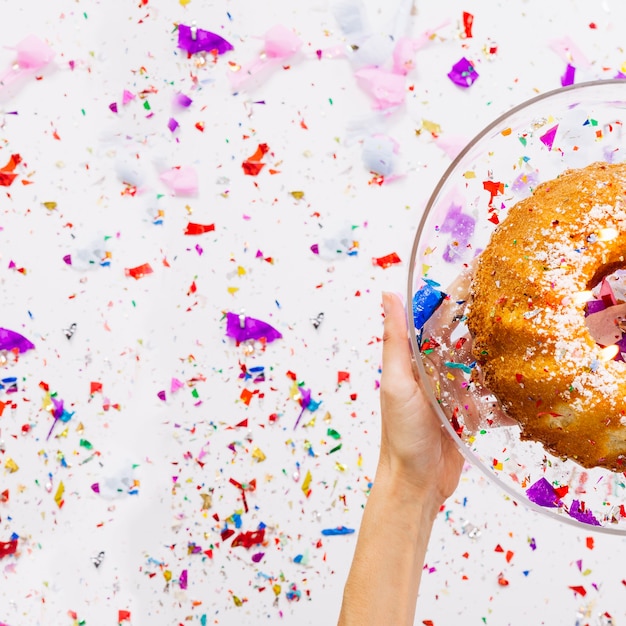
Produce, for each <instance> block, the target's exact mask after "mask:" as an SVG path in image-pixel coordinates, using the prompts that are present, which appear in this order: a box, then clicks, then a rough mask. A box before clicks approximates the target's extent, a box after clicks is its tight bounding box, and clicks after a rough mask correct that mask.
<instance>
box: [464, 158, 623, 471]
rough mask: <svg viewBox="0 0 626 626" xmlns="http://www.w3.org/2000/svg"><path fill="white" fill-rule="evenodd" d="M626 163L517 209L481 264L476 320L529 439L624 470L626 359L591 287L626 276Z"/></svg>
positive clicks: (576, 173) (499, 390) (566, 180)
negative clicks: (591, 301) (605, 338)
mask: <svg viewBox="0 0 626 626" xmlns="http://www.w3.org/2000/svg"><path fill="white" fill-rule="evenodd" d="M625 258H626V164H607V163H593V164H591V165H589V166H587V167H585V168H582V169H576V170H567V171H566V172H564V173H563V174H562V175H560V176H559V177H558V178H556V179H554V180H552V181H549V182H545V183H543V184H541V185H539V186H538V187H537V188H536V189H535V190H534V193H533V194H532V195H531V196H530V197H528V198H526V199H524V200H522V201H520V202H518V203H517V204H516V205H514V206H513V207H511V208H510V209H509V211H508V215H507V216H506V218H505V219H504V220H503V221H502V222H501V224H500V225H499V226H498V227H497V228H496V230H495V231H494V233H493V235H492V237H491V240H490V242H489V244H488V245H487V247H486V248H485V250H484V251H483V252H482V253H481V254H480V256H479V257H478V262H477V267H476V271H475V274H474V276H473V279H472V284H471V287H470V298H469V305H468V308H467V325H468V328H469V331H470V333H471V335H472V337H473V355H474V358H475V359H476V362H477V364H478V366H479V368H480V371H481V375H482V376H483V379H484V384H485V386H486V387H487V388H488V389H489V390H490V391H492V392H493V393H494V394H495V396H496V397H497V398H498V400H499V401H500V404H501V406H502V408H503V410H504V411H505V412H506V413H507V414H508V415H509V416H510V417H512V418H513V419H514V420H515V421H517V422H518V423H519V425H520V427H521V436H522V438H523V439H532V440H535V441H538V442H540V443H542V444H543V446H544V447H545V448H546V450H548V451H549V452H551V453H552V454H554V455H556V456H558V457H561V458H570V459H573V460H574V461H576V462H578V463H579V464H580V465H582V466H583V467H588V468H590V467H596V466H600V467H606V468H608V469H611V470H613V471H616V472H622V471H626V363H625V362H624V361H622V360H614V359H611V358H608V357H607V351H606V350H603V348H605V346H602V345H599V344H598V343H596V341H595V340H594V338H593V337H592V336H591V334H590V332H589V329H588V327H587V325H586V324H585V306H586V305H585V302H584V300H583V299H582V298H581V295H580V294H581V293H582V292H587V291H588V290H590V289H591V288H593V287H594V286H595V285H596V284H597V283H599V282H600V281H601V280H602V278H603V277H605V276H607V275H609V274H611V273H612V272H614V271H615V270H616V269H618V268H624V269H626V260H625Z"/></svg>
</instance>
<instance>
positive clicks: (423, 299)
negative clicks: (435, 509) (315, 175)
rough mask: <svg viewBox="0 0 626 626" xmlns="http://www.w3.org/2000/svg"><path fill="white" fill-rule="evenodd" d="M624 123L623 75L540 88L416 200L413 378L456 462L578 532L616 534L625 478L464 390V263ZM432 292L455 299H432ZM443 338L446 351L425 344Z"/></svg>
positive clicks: (607, 153) (625, 526)
mask: <svg viewBox="0 0 626 626" xmlns="http://www.w3.org/2000/svg"><path fill="white" fill-rule="evenodd" d="M625 123H626V81H625V80H617V79H616V80H601V81H593V82H587V83H580V84H577V85H573V86H570V87H563V88H560V89H556V90H554V91H550V92H547V93H544V94H542V95H540V96H538V97H536V98H532V99H531V100H528V101H526V102H524V103H522V104H520V105H519V106H517V107H515V108H513V109H511V110H510V111H508V112H507V113H505V114H504V115H502V116H500V117H499V118H497V119H496V120H494V121H493V122H492V123H491V124H489V125H488V126H487V127H486V128H485V129H484V130H482V131H481V132H480V133H479V134H478V135H477V136H476V137H475V138H474V139H473V140H472V141H471V142H470V143H469V144H468V145H467V146H466V147H465V148H464V149H463V150H462V151H461V153H460V154H459V155H458V156H457V157H456V158H455V159H454V161H453V162H452V164H451V165H450V166H449V167H448V169H447V170H446V172H445V174H444V175H443V177H442V178H441V180H440V181H439V182H438V184H437V186H436V187H435V189H434V190H433V192H432V194H431V196H430V198H429V200H428V203H427V204H426V207H425V209H424V213H423V216H422V219H421V221H420V223H419V226H418V229H417V233H416V236H415V240H414V243H413V249H412V252H411V261H410V268H409V277H408V298H407V303H408V308H409V319H410V320H415V324H409V328H410V330H409V334H410V338H411V346H412V349H413V353H414V355H415V361H416V365H417V370H418V375H419V377H420V379H421V381H422V382H423V383H424V386H425V387H426V389H427V391H428V392H429V394H428V395H429V398H430V401H431V403H432V405H433V407H434V408H435V410H436V412H437V414H438V415H439V417H440V419H441V422H442V424H443V426H444V427H445V428H446V429H447V430H448V431H449V432H450V434H451V435H452V436H453V437H454V438H455V440H456V442H457V443H458V446H459V448H460V450H461V452H462V453H463V455H464V456H465V457H466V459H467V460H468V461H469V462H471V463H472V464H473V465H474V466H475V467H477V468H478V469H480V470H481V471H482V472H483V473H484V474H485V475H487V476H488V477H489V478H490V479H491V480H493V481H494V482H495V483H496V484H497V485H499V487H500V488H502V489H503V490H504V491H505V492H506V493H508V494H509V495H510V496H512V497H513V498H514V499H516V500H517V501H518V502H521V503H523V504H525V505H526V506H528V507H529V508H531V509H533V510H536V511H539V512H541V513H542V514H545V515H548V516H550V517H552V518H554V519H557V520H559V521H561V522H563V523H568V524H573V525H575V526H578V527H579V528H584V529H585V530H586V531H588V530H592V529H593V530H597V531H599V532H604V533H612V534H621V535H624V534H626V477H625V475H624V474H623V473H615V472H612V471H610V470H607V469H604V468H592V469H585V468H583V467H582V466H580V465H578V464H577V463H576V462H574V461H571V460H564V459H560V458H557V457H555V456H552V455H551V454H550V453H549V452H547V451H546V450H545V449H544V447H543V446H542V445H541V444H540V443H537V442H534V441H523V440H521V439H520V429H519V427H518V426H517V425H516V424H515V423H513V422H511V420H509V419H507V418H506V416H504V415H503V414H502V412H500V411H499V410H498V406H497V401H496V400H495V398H493V397H489V396H486V397H485V396H481V397H478V396H477V395H476V392H475V391H473V386H472V385H468V381H469V378H470V371H471V368H472V367H473V359H472V355H471V350H470V349H469V347H470V346H471V338H469V335H468V331H467V327H466V325H465V323H464V317H463V311H464V293H466V288H467V286H468V285H469V280H468V278H469V276H470V274H471V266H472V262H473V260H474V259H475V258H476V257H477V256H478V255H479V254H480V251H481V250H482V249H484V247H485V246H486V245H487V243H488V241H489V239H490V236H491V233H492V232H493V230H494V229H495V228H496V225H497V223H498V222H501V221H502V220H503V219H504V218H505V216H506V213H507V209H508V208H509V207H511V206H513V205H514V204H515V203H516V202H517V201H519V200H521V199H522V198H525V197H527V196H529V195H530V194H531V193H532V190H533V188H534V187H536V186H537V185H538V184H539V183H541V182H544V181H547V180H550V179H552V178H555V177H556V176H557V175H559V174H560V173H561V172H563V171H564V170H566V169H570V168H578V167H584V166H586V165H588V164H590V163H592V162H595V161H606V162H621V161H624V160H626V135H625V127H624V124H625ZM468 268H469V269H468ZM453 286H455V288H458V290H453V289H452V287H453ZM442 293H451V294H452V296H453V297H452V298H448V299H446V300H445V302H444V303H443V304H441V306H438V305H439V302H440V300H441V298H442V295H441V294H442ZM416 326H417V327H416ZM441 333H444V334H445V335H446V336H447V337H449V340H448V342H447V343H448V345H451V346H453V347H454V354H453V357H451V353H450V352H449V351H443V350H440V349H439V346H438V345H437V341H433V340H432V338H433V337H437V336H441ZM470 404H471V405H472V406H478V407H479V409H480V410H479V415H480V418H479V419H478V420H476V419H475V418H469V417H467V415H468V414H469V412H468V413H466V412H464V407H466V406H469V405H470ZM474 414H475V413H474Z"/></svg>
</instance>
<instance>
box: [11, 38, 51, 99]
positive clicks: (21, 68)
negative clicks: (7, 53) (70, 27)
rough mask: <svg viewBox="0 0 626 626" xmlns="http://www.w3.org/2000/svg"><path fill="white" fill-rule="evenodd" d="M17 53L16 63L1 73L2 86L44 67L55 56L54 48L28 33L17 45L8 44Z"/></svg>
mask: <svg viewBox="0 0 626 626" xmlns="http://www.w3.org/2000/svg"><path fill="white" fill-rule="evenodd" d="M8 48H9V49H13V50H15V51H16V53H17V58H16V59H15V61H14V63H12V64H11V66H10V67H9V68H8V69H7V70H6V71H5V72H4V73H3V74H0V88H1V87H7V86H8V85H10V84H12V83H14V82H16V81H18V80H19V79H23V78H26V77H28V76H29V75H32V74H34V73H35V72H37V71H38V70H41V69H43V68H44V67H45V66H46V65H48V64H49V63H50V61H52V59H53V58H54V55H55V53H54V50H53V49H52V48H51V47H50V46H49V45H48V44H47V43H46V42H45V41H42V40H41V39H39V38H38V37H36V36H35V35H28V36H27V37H25V38H24V39H22V40H21V41H20V42H19V43H18V44H16V45H15V46H8Z"/></svg>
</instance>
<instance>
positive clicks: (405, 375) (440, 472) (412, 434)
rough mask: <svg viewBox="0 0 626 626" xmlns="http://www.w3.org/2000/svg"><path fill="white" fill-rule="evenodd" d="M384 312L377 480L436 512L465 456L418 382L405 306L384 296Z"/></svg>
mask: <svg viewBox="0 0 626 626" xmlns="http://www.w3.org/2000/svg"><path fill="white" fill-rule="evenodd" d="M383 310H384V312H385V323H384V332H383V364H382V377H381V389H380V403H381V415H382V429H381V450H380V461H379V474H377V478H378V476H379V475H382V476H383V478H384V479H391V480H396V481H397V480H399V481H400V482H401V483H403V484H405V485H406V486H407V487H411V488H412V489H417V490H418V491H419V492H420V493H421V494H422V495H424V496H426V497H428V498H429V500H430V501H431V502H432V504H433V505H434V506H436V507H437V508H438V507H439V506H440V505H441V504H442V503H443V501H444V500H445V499H446V498H448V497H449V496H450V495H452V493H453V491H454V490H455V488H456V486H457V484H458V482H459V477H460V474H461V470H462V468H463V456H462V455H461V453H460V451H459V450H458V448H457V445H456V443H455V442H454V441H453V440H452V438H451V437H450V435H449V434H448V431H446V430H445V429H444V427H443V426H442V424H441V422H440V421H439V418H438V417H437V415H436V413H435V410H434V408H433V406H432V405H431V404H430V402H429V400H428V398H427V397H426V395H425V392H424V390H423V388H422V387H421V386H420V385H419V384H418V382H417V381H416V379H415V375H414V373H413V364H412V356H411V349H410V346H409V341H408V334H407V322H406V313H405V310H404V306H403V304H402V301H401V300H400V298H399V297H398V296H396V295H394V294H391V293H384V294H383Z"/></svg>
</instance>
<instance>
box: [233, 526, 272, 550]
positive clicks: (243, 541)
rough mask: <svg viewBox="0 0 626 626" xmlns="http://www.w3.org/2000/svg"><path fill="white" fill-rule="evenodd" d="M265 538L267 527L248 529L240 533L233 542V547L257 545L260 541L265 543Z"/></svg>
mask: <svg viewBox="0 0 626 626" xmlns="http://www.w3.org/2000/svg"><path fill="white" fill-rule="evenodd" d="M264 538H265V528H261V529H260V530H253V531H250V530H249V531H247V532H245V533H239V534H238V535H237V536H236V537H235V538H234V539H233V542H232V544H231V546H232V547H233V548H236V547H237V546H243V547H244V548H251V547H252V546H256V545H258V544H260V543H263V540H264Z"/></svg>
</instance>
